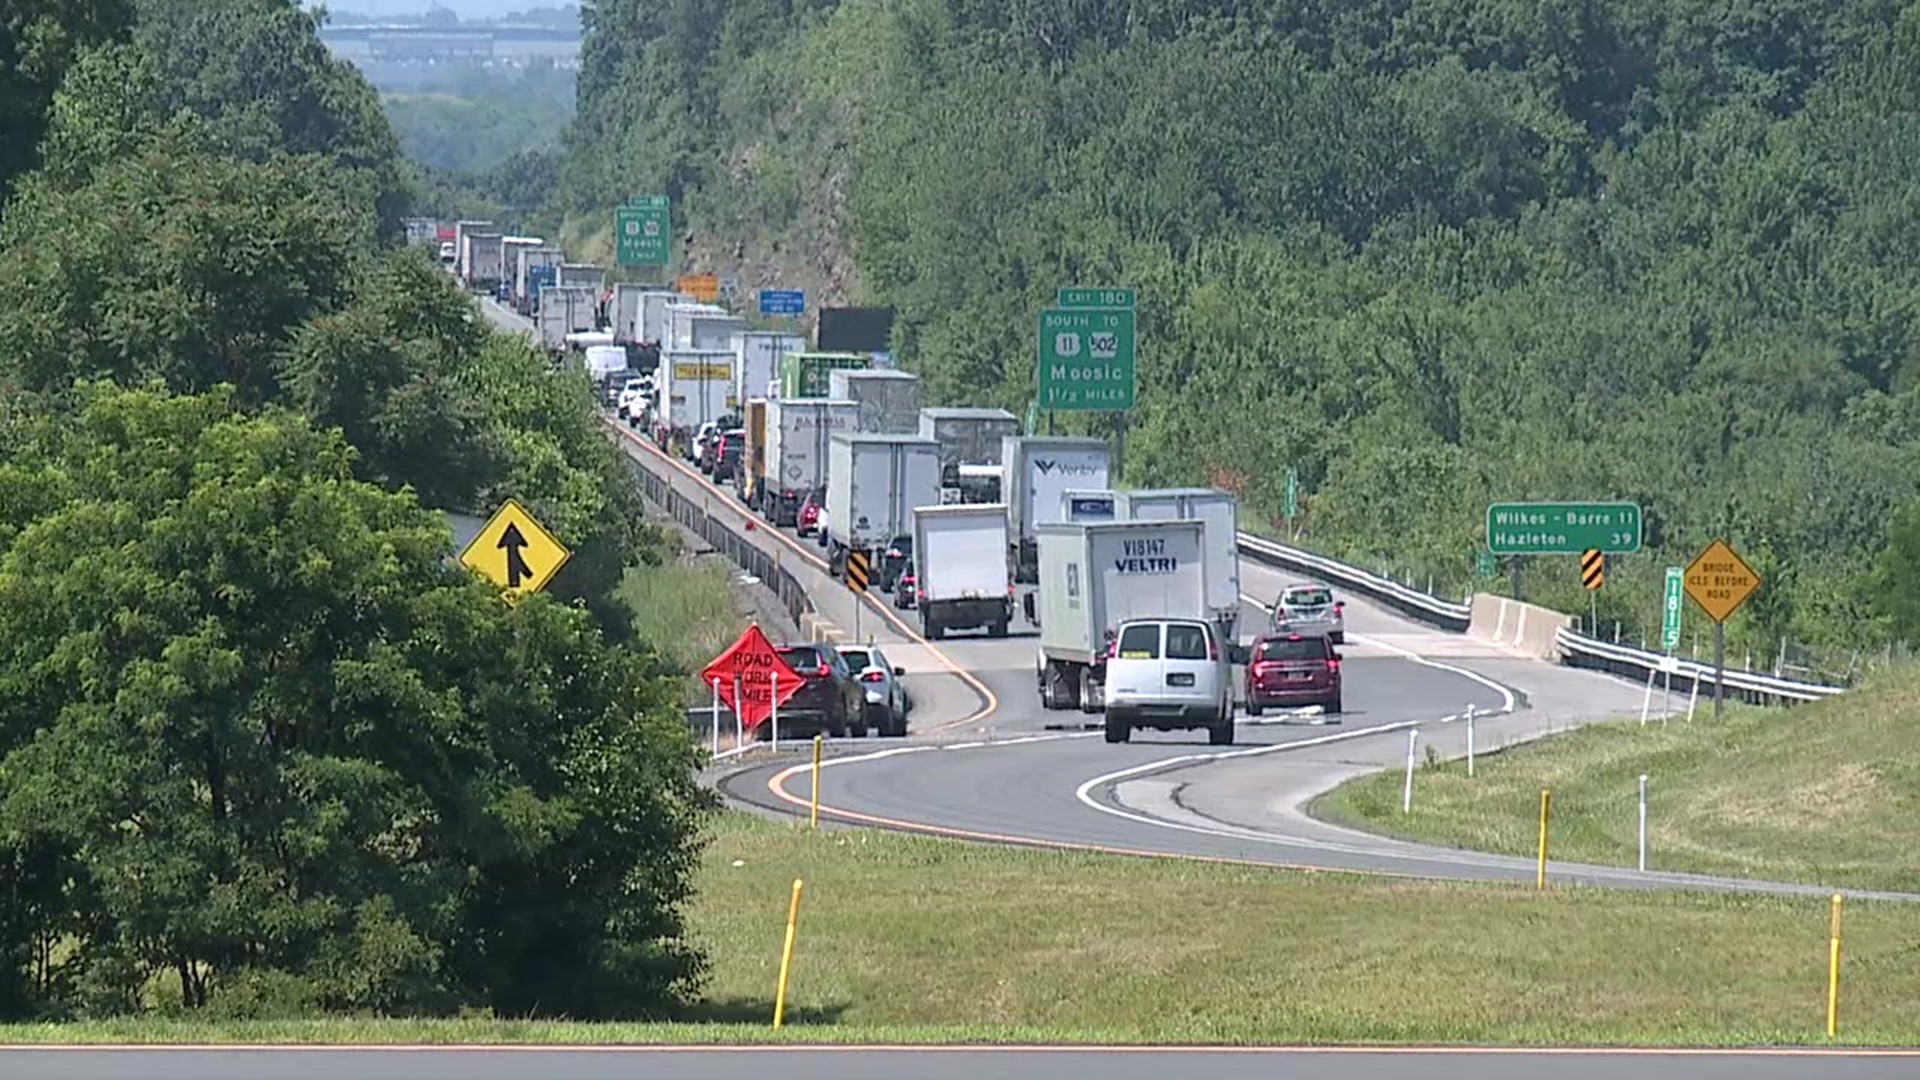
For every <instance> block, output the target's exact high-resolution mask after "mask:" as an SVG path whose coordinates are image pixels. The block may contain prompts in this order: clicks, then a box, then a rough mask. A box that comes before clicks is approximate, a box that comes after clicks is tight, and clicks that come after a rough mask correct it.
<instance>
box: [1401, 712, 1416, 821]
mask: <svg viewBox="0 0 1920 1080" xmlns="http://www.w3.org/2000/svg"><path fill="white" fill-rule="evenodd" d="M1419 741H1420V729H1419V728H1415V729H1413V730H1412V731H1409V732H1407V785H1406V787H1405V788H1404V789H1403V790H1402V791H1401V792H1400V812H1401V813H1403V814H1411V813H1413V746H1414V744H1415V743H1417V742H1419Z"/></svg>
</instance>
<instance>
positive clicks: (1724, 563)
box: [1687, 540, 1760, 623]
mask: <svg viewBox="0 0 1920 1080" xmlns="http://www.w3.org/2000/svg"><path fill="white" fill-rule="evenodd" d="M1759 587H1760V575H1758V574H1756V573H1754V572H1753V568H1752V567H1750V566H1748V565H1747V564H1746V561H1745V560H1743V559H1741V558H1740V556H1739V555H1736V554H1734V550H1733V549H1732V548H1730V547H1728V546H1727V542H1726V541H1725V540H1715V541H1714V542H1713V543H1711V544H1708V545H1707V550H1705V551H1703V552H1701V553H1700V556H1699V557H1698V558H1696V559H1694V560H1693V565H1691V566H1689V567H1687V595H1688V596H1691V597H1693V602H1694V603H1696V604H1699V605H1700V610H1702V611H1704V612H1706V613H1707V618H1709V619H1712V620H1713V621H1714V622H1717V623H1723V622H1726V621H1727V618H1728V617H1729V616H1731V615H1732V614H1733V613H1734V612H1735V611H1738V610H1739V609H1740V605H1741V604H1744V603H1746V602H1747V597H1749V596H1752V595H1753V593H1754V590H1756V589H1758V588H1759Z"/></svg>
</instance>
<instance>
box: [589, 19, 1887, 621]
mask: <svg viewBox="0 0 1920 1080" xmlns="http://www.w3.org/2000/svg"><path fill="white" fill-rule="evenodd" d="M585 17H586V20H587V28H588V37H587V40H586V41H585V43H584V45H583V52H582V70H581V76H580V87H581V91H580V105H579V117H578V120H577V122H576V124H575V127H574V129H573V132H572V133H571V135H570V137H569V142H568V147H569V156H568V160H567V162H566V165H565V168H564V170H563V185H564V188H565V191H566V193H567V198H568V200H569V204H568V205H569V206H570V208H571V209H572V210H573V211H574V212H575V213H577V214H582V215H587V216H589V217H590V218H591V219H593V220H600V219H602V218H603V216H604V215H605V214H606V212H607V208H608V207H609V206H610V205H611V204H612V203H614V202H617V201H618V200H619V199H620V198H623V197H624V196H625V195H627V194H629V193H630V192H631V191H632V190H642V189H646V190H663V191H666V192H667V193H668V194H670V195H673V196H675V197H676V198H677V199H679V201H680V205H681V206H683V207H685V214H686V215H687V217H688V219H689V229H690V231H691V232H692V233H693V234H694V235H695V236H696V237H702V236H706V237H710V239H708V240H707V241H706V242H705V243H696V244H694V245H691V247H690V248H689V250H688V256H689V258H690V259H692V260H696V261H701V262H703V263H719V264H723V265H724V264H726V263H728V262H729V261H730V260H731V259H733V258H735V256H734V254H733V249H734V246H735V245H736V244H742V245H743V246H744V247H747V250H748V251H749V254H748V256H747V257H748V258H749V259H753V260H765V261H766V262H768V263H771V264H773V265H772V266H771V267H770V268H769V269H768V270H767V271H766V273H767V274H768V276H772V275H774V274H778V275H781V276H785V277H789V278H791V279H798V280H803V281H806V282H808V283H809V284H811V285H813V286H814V287H816V289H817V291H820V292H822V293H824V294H825V296H826V298H827V300H826V302H832V301H834V300H837V299H853V298H854V297H851V296H848V295H847V294H848V293H849V292H852V291H856V290H857V292H858V293H859V296H858V297H857V299H859V300H861V301H864V302H879V303H890V304H894V305H896V306H897V307H898V309H899V312H900V317H899V321H898V323H897V324H896V325H897V330H898V335H899V340H898V341H897V342H896V350H897V352H898V353H899V355H901V356H902V357H903V358H904V360H905V362H906V363H907V364H908V366H910V367H913V368H915V369H916V370H918V371H920V372H921V373H922V374H923V375H925V376H926V378H927V379H928V383H929V391H930V396H932V397H934V398H935V399H938V400H941V401H945V402H973V403H980V404H993V405H1000V406H1005V407H1008V408H1012V409H1014V410H1015V411H1019V410H1021V409H1023V408H1024V407H1025V405H1026V403H1027V402H1028V400H1030V398H1031V397H1032V395H1033V392H1034V385H1033V363H1032V356H1033V343H1032V340H1031V335H1032V329H1031V328H1032V326H1033V319H1034V316H1035V313H1036V312H1038V311H1039V310H1040V309H1042V308H1043V307H1045V306H1047V305H1048V304H1049V302H1050V301H1051V298H1052V294H1053V290H1054V289H1055V288H1056V287H1057V286H1059V285H1061V284H1067V283H1073V282H1081V283H1087V282H1093V283H1103V282H1110V283H1115V284H1126V285H1132V286H1136V287H1138V288H1139V290H1140V297H1141V305H1142V306H1141V310H1140V328H1141V358H1140V382H1141V389H1140V402H1141V404H1140V405H1139V407H1138V408H1137V409H1136V410H1135V412H1134V414H1133V415H1132V416H1131V417H1130V430H1129V437H1128V442H1127V457H1128V461H1127V478H1128V480H1129V481H1130V482H1133V483H1192V482H1212V481H1214V480H1215V479H1216V478H1220V477H1230V478H1231V479H1232V481H1233V482H1234V483H1235V484H1236V485H1238V486H1240V487H1241V488H1242V490H1243V494H1244V495H1245V496H1246V498H1247V510H1246V511H1245V512H1243V520H1253V521H1262V522H1264V520H1266V519H1269V518H1277V515H1278V512H1279V509H1280V502H1281V494H1280V493H1281V490H1282V484H1281V482H1280V480H1281V478H1282V477H1283V476H1284V473H1285V470H1286V468H1287V467H1288V466H1289V465H1291V466H1294V467H1297V468H1298V469H1299V471H1300V474H1301V478H1302V483H1303V489H1304V491H1305V493H1306V496H1305V498H1304V500H1303V502H1304V506H1305V516H1304V520H1303V521H1301V522H1297V523H1296V525H1298V526H1299V527H1300V528H1301V529H1302V530H1303V536H1304V539H1305V541H1306V542H1308V543H1310V544H1312V545H1314V546H1316V547H1319V548H1322V549H1325V550H1328V551H1329V552H1331V553H1333V554H1337V555H1342V556H1345V557H1347V558H1350V559H1355V560H1358V561H1361V562H1363V563H1366V564H1368V565H1369V566H1374V567H1381V566H1385V567H1386V568H1388V569H1391V570H1392V571H1394V572H1395V573H1396V574H1400V575H1404V576H1407V577H1411V578H1412V579H1414V580H1416V581H1419V582H1421V584H1423V585H1424V584H1425V583H1426V581H1427V580H1431V581H1432V582H1433V583H1434V585H1435V587H1436V588H1438V589H1441V590H1442V591H1446V592H1451V593H1454V594H1456V595H1457V594H1458V592H1460V591H1464V590H1465V589H1467V588H1469V587H1473V586H1474V585H1475V584H1476V583H1474V582H1472V580H1471V575H1472V566H1473V555H1474V552H1475V550H1476V549H1477V548H1479V547H1480V546H1481V545H1482V544H1483V543H1484V536H1483V535H1482V528H1483V526H1482V522H1483V515H1484V508H1485V505H1486V503H1487V501H1489V500H1491V499H1513V498H1523V499H1524V498H1531V499H1556V498H1627V499H1635V500H1638V501H1640V502H1641V503H1642V504H1643V505H1645V506H1646V508H1647V511H1648V516H1649V521H1650V535H1649V541H1650V543H1649V550H1648V551H1647V553H1646V554H1644V555H1642V556H1636V557H1630V558H1626V559H1622V560H1617V561H1616V565H1615V567H1614V569H1613V571H1612V573H1611V574H1610V581H1611V584H1610V585H1609V587H1608V588H1607V590H1605V592H1604V593H1603V594H1602V596H1601V597H1600V602H1601V612H1600V614H1601V618H1602V621H1603V622H1607V621H1612V620H1615V619H1620V620H1624V621H1625V622H1626V623H1627V625H1628V627H1629V629H1631V628H1632V627H1633V626H1634V625H1635V624H1636V623H1638V624H1639V625H1642V626H1649V625H1650V626H1657V625H1658V606H1659V597H1660V587H1659V581H1660V576H1661V572H1662V568H1663V567H1664V566H1665V565H1669V564H1673V563H1684V562H1685V561H1687V560H1688V559H1690V558H1691V557H1692V555H1693V554H1694V552H1696V551H1697V550H1698V549H1699V548H1700V547H1702V546H1704V544H1705V543H1706V541H1707V540H1709V539H1711V538H1712V537H1714V536H1715V535H1725V536H1727V537H1728V538H1729V539H1730V540H1732V541H1733V542H1734V543H1735V544H1736V546H1738V547H1740V548H1741V549H1742V550H1743V551H1746V552H1750V553H1752V554H1751V557H1752V558H1753V559H1755V560H1757V561H1761V562H1765V563H1766V564H1767V567H1766V568H1765V572H1766V573H1767V575H1768V578H1767V580H1768V585H1767V588H1766V589H1765V590H1764V591H1765V593H1766V596H1765V598H1764V599H1763V600H1756V601H1755V603H1754V604H1753V605H1751V606H1750V607H1749V609H1748V610H1746V611H1744V612H1742V613H1741V614H1740V615H1739V616H1737V617H1736V621H1735V624H1734V627H1733V631H1732V632H1733V638H1734V641H1735V644H1736V646H1742V645H1744V646H1746V647H1749V648H1752V649H1753V650H1754V651H1755V652H1757V653H1764V654H1770V653H1771V649H1772V648H1773V647H1774V645H1775V643H1776V642H1778V641H1779V640H1780V639H1781V638H1782V637H1792V638H1794V639H1796V640H1801V641H1806V640H1813V641H1818V642H1824V643H1828V644H1834V645H1859V644H1863V643H1866V642H1870V641H1873V640H1875V639H1877V638H1879V637H1880V636H1881V635H1882V634H1884V633H1886V632H1888V631H1889V629H1890V627H1889V624H1887V623H1886V622H1884V621H1880V620H1876V619H1873V618H1870V617H1863V612H1865V611H1867V610H1869V609H1870V608H1871V605H1870V604H1868V603H1866V598H1867V596H1868V595H1869V592H1870V590H1874V589H1877V588H1880V587H1881V586H1877V585H1875V584H1874V579H1873V576H1872V574H1871V571H1872V568H1873V566H1874V565H1875V560H1876V553H1877V552H1878V551H1880V550H1881V549H1882V548H1883V547H1884V546H1885V544H1886V543H1887V534H1886V522H1887V520H1888V517H1889V514H1890V513H1891V512H1892V511H1893V510H1894V508H1896V507H1899V506H1902V505H1904V504H1907V503H1909V502H1911V501H1913V500H1914V499H1915V497H1916V494H1920V428H1916V427H1915V425H1914V422H1913V420H1914V417H1915V416H1916V415H1920V413H1917V412H1916V410H1920V378H1917V377H1920V336H1916V335H1917V334H1920V324H1917V323H1916V313H1917V312H1920V270H1916V267H1920V259H1916V256H1917V255H1920V232H1916V231H1915V229H1914V227H1913V226H1912V224H1911V223H1912V221H1913V220H1914V215H1913V214H1912V212H1911V211H1912V207H1913V206H1914V205H1916V202H1917V201H1920V174H1916V173H1915V172H1914V171H1913V169H1912V168H1911V165H1910V163H1911V162H1912V161H1914V160H1920V144H1916V138H1920V136H1916V134H1915V133H1916V132H1920V123H1917V122H1916V121H1920V110H1916V106H1920V98H1916V94H1915V91H1914V87H1916V86H1920V6H1915V5H1912V4H1910V3H1906V2H1900V0H1850V2H1845V3H1838V4H1835V3H1825V2H1816V0H1769V2H1768V3H1765V4H1762V5H1760V6H1759V7H1757V8H1743V9H1742V14H1741V15H1740V16H1739V17H1737V18H1735V17H1730V16H1728V15H1727V14H1726V9H1725V7H1724V5H1718V4H1709V3H1681V4H1672V3H1660V4H1652V3H1645V2H1641V0H1566V2H1554V3H1548V4H1546V5H1544V6H1543V5H1539V4H1513V3H1509V2H1507V0H1463V2H1459V3H1449V4H1426V3H1410V2H1406V0H1370V2H1366V3H1360V4H1354V3H1350V2H1340V3H1334V2H1330V0H1329V2H1317V0H1316V2H1312V3H1306V4H1287V5H1257V4H1245V3H1240V2H1238V0H1149V2H1142V3H1132V4H1126V5H1106V6H1101V5H1085V4H1071V3H1054V2H1050V0H1006V2H996V0H907V2H905V3H882V2H880V0H843V2H840V3H815V4H807V3H790V4H789V3H778V2H769V3H755V4H728V5H719V4H710V3H702V2H700V0H680V2H676V3H672V4H664V5H663V4H654V3H641V2H639V0H604V2H601V3H597V4H594V5H590V6H589V7H588V8H587V9H586V12H585ZM777 238H784V239H785V241H786V242H785V243H784V244H781V243H777V242H776V239H777ZM745 269H746V271H747V272H749V273H752V272H756V271H755V269H754V268H745ZM1061 419H1062V420H1063V421H1064V423H1065V425H1066V427H1067V429H1068V430H1081V431H1091V432H1100V433H1105V432H1108V431H1110V430H1112V425H1111V422H1110V420H1109V419H1108V418H1106V417H1103V416H1094V417H1073V416H1068V417H1063V418H1061ZM1576 573H1577V572H1576V569H1575V567H1574V560H1572V559H1567V560H1537V561H1536V562H1535V564H1534V569H1533V570H1532V571H1530V577H1531V578H1532V581H1531V583H1530V584H1529V586H1528V595H1529V597H1530V598H1533V599H1540V600H1546V601H1551V602H1556V603H1559V604H1561V605H1564V606H1566V607H1568V608H1573V607H1574V605H1576V604H1577V605H1578V608H1579V609H1580V610H1584V608H1585V606H1586V597H1585V595H1584V592H1583V591H1582V590H1580V589H1579V587H1578V583H1577V577H1576ZM1907 573H1909V574H1913V575H1920V571H1915V570H1909V571H1907ZM1480 587H1485V586H1484V585H1481V586H1480ZM1902 632H1903V633H1905V632H1906V631H1902Z"/></svg>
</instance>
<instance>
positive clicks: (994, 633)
mask: <svg viewBox="0 0 1920 1080" xmlns="http://www.w3.org/2000/svg"><path fill="white" fill-rule="evenodd" d="M987 636H988V637H1006V636H1007V620H1005V619H1001V620H1000V621H999V622H997V623H994V624H993V625H992V626H989V627H987Z"/></svg>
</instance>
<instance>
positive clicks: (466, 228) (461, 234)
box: [453, 218, 493, 282]
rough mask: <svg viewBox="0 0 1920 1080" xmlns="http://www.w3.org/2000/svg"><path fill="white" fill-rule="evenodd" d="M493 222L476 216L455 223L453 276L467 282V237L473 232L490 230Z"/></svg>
mask: <svg viewBox="0 0 1920 1080" xmlns="http://www.w3.org/2000/svg"><path fill="white" fill-rule="evenodd" d="M492 229H493V222H491V221H482V220H479V219H475V218H464V219H462V220H460V221H456V222H454V223H453V252H454V263H453V276H454V277H456V278H459V279H460V280H461V281H462V282H465V281H466V280H467V277H468V267H467V250H468V245H467V237H468V236H469V235H470V234H472V233H477V232H490V231H492Z"/></svg>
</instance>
